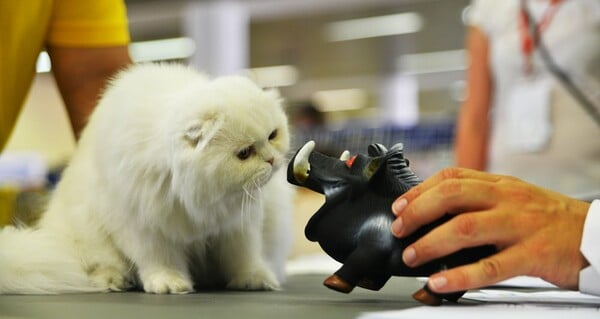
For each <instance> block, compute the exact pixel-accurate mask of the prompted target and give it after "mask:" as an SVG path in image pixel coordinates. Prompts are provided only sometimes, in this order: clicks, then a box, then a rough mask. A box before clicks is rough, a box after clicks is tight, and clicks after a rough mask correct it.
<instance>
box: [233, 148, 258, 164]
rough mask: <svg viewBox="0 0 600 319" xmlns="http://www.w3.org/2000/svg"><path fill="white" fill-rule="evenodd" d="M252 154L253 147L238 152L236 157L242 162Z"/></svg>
mask: <svg viewBox="0 0 600 319" xmlns="http://www.w3.org/2000/svg"><path fill="white" fill-rule="evenodd" d="M252 154H254V147H252V146H248V147H245V148H243V149H242V150H240V151H239V152H238V153H237V155H236V156H237V158H239V159H241V160H242V161H243V160H246V159H248V158H249V157H250V156H252Z"/></svg>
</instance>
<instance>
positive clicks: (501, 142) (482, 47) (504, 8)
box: [455, 0, 600, 199]
mask: <svg viewBox="0 0 600 319" xmlns="http://www.w3.org/2000/svg"><path fill="white" fill-rule="evenodd" d="M469 24H470V26H469V30H468V39H467V47H468V52H469V62H470V64H469V69H468V86H467V90H468V97H467V99H466V101H465V103H464V105H463V106H462V108H461V111H460V114H459V117H458V122H457V136H456V146H455V147H456V149H455V151H456V164H457V165H458V166H461V167H466V168H473V169H477V170H487V171H490V172H493V173H501V174H508V175H513V176H518V177H519V178H523V179H525V180H527V181H529V182H532V183H534V184H537V185H540V186H543V187H547V188H550V189H552V190H555V191H559V192H562V193H565V194H568V195H572V196H577V197H579V198H588V199H589V198H593V197H594V196H595V195H597V194H600V122H597V123H596V122H595V121H594V118H593V116H590V114H589V113H588V112H586V110H585V109H584V107H582V105H580V103H578V101H577V100H576V99H574V98H573V97H572V96H571V95H570V94H569V92H567V91H566V90H565V89H564V87H563V86H562V85H561V82H560V81H558V80H557V78H556V77H555V76H554V74H552V73H551V72H549V68H548V61H547V60H545V59H543V58H542V55H540V45H539V43H537V42H536V41H535V38H534V37H535V34H532V32H531V31H532V29H531V27H532V26H533V27H535V29H536V33H537V35H538V36H539V37H540V38H541V40H542V43H543V45H544V46H545V48H546V49H547V52H548V53H549V55H550V56H551V57H552V59H553V61H554V62H555V64H556V65H557V66H558V67H559V68H560V69H562V71H563V72H564V73H566V74H567V75H568V76H569V77H570V79H572V81H573V82H574V84H575V86H576V87H578V89H579V90H581V91H584V92H585V93H586V94H587V96H588V98H590V97H591V99H592V101H593V102H594V103H595V104H596V106H595V107H596V112H599V111H598V105H597V104H598V102H599V101H600V98H599V94H600V1H598V0H563V1H556V0H530V1H525V0H523V1H520V0H503V1H495V0H475V1H473V3H472V6H471V9H470V13H469Z"/></svg>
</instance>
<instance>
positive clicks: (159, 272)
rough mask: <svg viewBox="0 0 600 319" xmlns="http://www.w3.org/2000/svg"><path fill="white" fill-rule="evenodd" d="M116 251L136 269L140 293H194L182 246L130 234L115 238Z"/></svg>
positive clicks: (158, 238) (165, 240) (156, 237)
mask: <svg viewBox="0 0 600 319" xmlns="http://www.w3.org/2000/svg"><path fill="white" fill-rule="evenodd" d="M120 234H121V235H125V233H124V232H123V233H120ZM153 235H155V234H153ZM119 247H121V248H122V249H123V252H124V254H125V255H127V257H128V258H130V260H131V261H132V262H133V263H134V264H135V266H136V267H137V271H138V275H139V280H140V281H141V284H142V286H143V288H144V291H146V292H149V293H155V294H186V293H190V292H193V291H194V288H193V282H192V279H191V276H190V273H189V271H188V265H187V253H186V251H185V249H184V247H183V245H181V244H177V243H172V242H170V241H169V240H167V239H165V238H164V237H159V236H145V235H144V234H142V232H136V231H134V230H131V231H130V232H128V233H126V236H122V238H119Z"/></svg>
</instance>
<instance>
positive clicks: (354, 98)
mask: <svg viewBox="0 0 600 319" xmlns="http://www.w3.org/2000/svg"><path fill="white" fill-rule="evenodd" d="M312 101H313V103H314V104H315V107H316V108H317V109H318V110H319V111H321V112H333V111H348V110H358V109H362V108H365V107H367V103H368V95H367V92H365V90H363V89H341V90H327V91H318V92H315V93H314V94H313V97H312Z"/></svg>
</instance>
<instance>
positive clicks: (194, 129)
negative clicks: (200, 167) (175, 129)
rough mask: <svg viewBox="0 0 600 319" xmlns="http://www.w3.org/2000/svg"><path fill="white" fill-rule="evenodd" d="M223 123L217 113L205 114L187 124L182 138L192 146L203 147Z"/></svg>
mask: <svg viewBox="0 0 600 319" xmlns="http://www.w3.org/2000/svg"><path fill="white" fill-rule="evenodd" d="M222 124H223V117H222V116H220V115H219V114H205V115H204V116H203V117H202V118H201V119H198V120H195V121H193V123H191V124H190V125H188V127H187V129H186V130H185V133H184V135H183V139H184V140H185V141H186V142H187V143H188V144H189V146H190V147H192V148H200V149H202V148H204V147H205V146H206V144H208V142H209V141H210V140H211V139H212V137H213V136H214V135H215V134H216V132H217V131H218V130H219V128H220V127H221V126H222Z"/></svg>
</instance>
